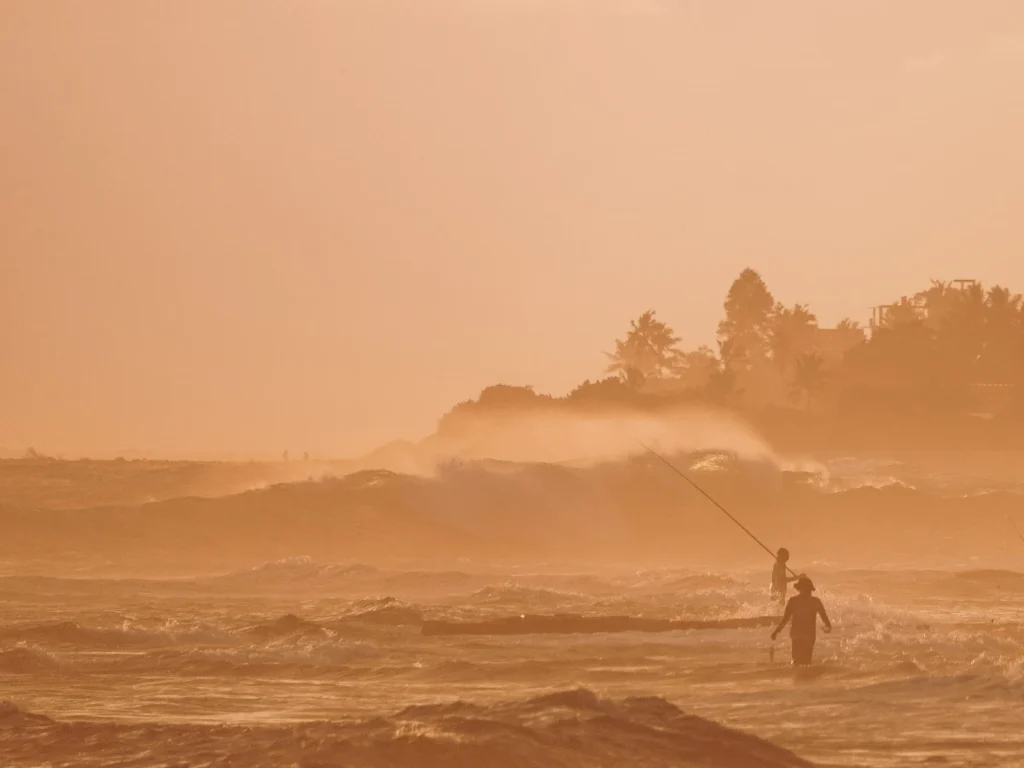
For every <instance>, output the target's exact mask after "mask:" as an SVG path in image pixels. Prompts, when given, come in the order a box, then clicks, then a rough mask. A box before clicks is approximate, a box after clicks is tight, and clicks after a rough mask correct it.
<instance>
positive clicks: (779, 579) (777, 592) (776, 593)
mask: <svg viewBox="0 0 1024 768" xmlns="http://www.w3.org/2000/svg"><path fill="white" fill-rule="evenodd" d="M788 562H789V550H788V549H786V548H785V547H783V548H782V549H780V550H779V553H778V555H777V556H776V558H775V567H774V568H772V588H771V598H772V600H774V601H775V602H777V603H782V604H783V605H784V604H785V603H786V587H787V585H788V584H789V582H791V581H796V580H797V579H799V578H800V577H799V576H790V575H788V574H787V573H786V571H787V568H786V563H788Z"/></svg>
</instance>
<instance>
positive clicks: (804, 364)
mask: <svg viewBox="0 0 1024 768" xmlns="http://www.w3.org/2000/svg"><path fill="white" fill-rule="evenodd" d="M827 378H828V373H827V371H826V370H825V358H823V357H822V356H821V355H819V354H818V353H817V352H812V353H810V354H806V355H800V357H798V358H797V359H796V365H795V366H794V371H793V380H792V394H793V396H794V397H799V396H800V395H804V396H805V398H806V400H805V402H806V404H807V410H808V412H809V411H810V410H811V401H812V399H813V398H814V396H815V395H816V394H818V393H819V392H820V391H821V390H822V388H823V387H824V386H825V381H826V380H827Z"/></svg>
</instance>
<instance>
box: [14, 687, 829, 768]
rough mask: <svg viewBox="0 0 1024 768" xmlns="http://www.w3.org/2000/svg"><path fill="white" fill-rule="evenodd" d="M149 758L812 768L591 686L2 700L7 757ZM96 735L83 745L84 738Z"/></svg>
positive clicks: (546, 767) (753, 741)
mask: <svg viewBox="0 0 1024 768" xmlns="http://www.w3.org/2000/svg"><path fill="white" fill-rule="evenodd" d="M139 743H144V744H146V745H147V760H148V761H151V762H152V763H164V762H170V763H173V764H175V765H182V764H185V765H198V764H203V765H208V764H211V763H221V762H224V763H227V762H230V764H231V765H234V766H239V767H240V768H246V767H248V766H266V765H293V764H302V765H313V764H317V765H361V766H377V767H379V768H384V767H386V766H387V767H390V766H408V765H445V766H451V767H452V768H458V767H459V766H466V768H470V767H472V768H477V767H478V766H483V765H531V766H537V768H577V767H580V768H582V766H588V767H590V766H598V767H603V766H607V767H608V768H611V767H612V766H620V765H643V766H647V768H670V767H674V768H678V767H679V766H683V767H684V768H685V767H686V766H707V765H718V766H745V767H747V768H804V767H807V768H810V766H811V763H809V762H807V761H805V760H802V759H801V758H799V757H797V756H796V755H795V754H793V753H792V752H790V751H788V750H785V749H782V748H780V747H777V746H775V745H774V744H771V743H770V742H768V741H765V740H763V739H760V738H757V737H755V736H751V735H748V734H745V733H742V732H739V731H735V730H732V729H729V728H726V727H724V726H721V725H718V724H716V723H714V722H711V721H709V720H705V719H703V718H700V717H695V716H693V715H688V714H686V713H684V712H683V711H681V710H680V709H679V708H677V707H676V706H675V705H673V704H671V703H670V702H668V701H666V700H664V699H661V698H657V697H646V698H625V699H619V700H613V699H606V698H601V697H599V696H598V695H597V694H595V693H593V692H592V691H590V690H587V689H577V690H566V691H558V692H554V693H549V694H546V695H543V696H537V697H533V698H527V699H519V700H515V701H510V702H505V703H500V704H491V705H478V704H471V703H466V702H461V701H458V702H453V703H448V704H433V705H421V706H410V707H406V708H405V709H403V710H401V711H399V712H397V713H394V714H392V715H389V716H381V717H377V718H374V719H373V720H368V721H362V722H351V723H340V722H332V723H327V722H325V723H303V724H299V725H295V726H291V727H274V726H264V727H252V726H247V727H241V726H230V725H215V726H207V725H168V724H147V723H137V724H107V723H103V724H101V723H92V722H55V721H54V720H51V719H50V718H48V717H45V716H41V715H36V714H33V713H31V712H26V711H24V710H22V709H20V708H19V707H17V706H16V705H15V704H12V703H10V702H0V749H2V750H3V753H4V756H5V764H6V765H10V766H22V765H26V766H27V765H37V764H39V763H41V762H42V763H50V762H64V761H67V760H68V759H74V760H75V764H76V765H81V766H90V765H110V764H113V763H117V762H128V761H129V760H130V759H131V758H132V756H133V749H136V747H135V746H133V745H136V744H139ZM84 744H88V745H89V749H88V750H87V751H86V750H82V749H81V746H82V745H84Z"/></svg>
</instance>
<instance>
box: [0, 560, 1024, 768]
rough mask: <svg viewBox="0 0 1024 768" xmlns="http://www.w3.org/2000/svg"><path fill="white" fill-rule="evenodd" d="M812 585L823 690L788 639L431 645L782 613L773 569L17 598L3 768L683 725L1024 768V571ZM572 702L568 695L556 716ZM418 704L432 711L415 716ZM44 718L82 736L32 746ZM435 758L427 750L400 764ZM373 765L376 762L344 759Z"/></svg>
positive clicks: (532, 741)
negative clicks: (646, 620) (803, 669)
mask: <svg viewBox="0 0 1024 768" xmlns="http://www.w3.org/2000/svg"><path fill="white" fill-rule="evenodd" d="M811 572H812V575H813V576H814V577H815V580H816V582H817V584H818V585H819V595H820V596H821V597H822V599H823V600H824V602H825V604H826V607H827V609H828V611H829V613H830V615H831V617H832V619H833V622H834V623H835V625H836V631H835V632H834V633H833V634H832V635H824V634H819V642H818V647H817V649H816V654H815V656H816V659H817V660H818V661H819V662H820V663H821V666H820V669H819V670H818V672H817V673H816V674H815V675H811V676H805V677H803V678H800V679H796V678H794V675H793V673H792V672H791V670H790V669H789V668H788V665H787V661H788V650H789V649H788V645H787V644H786V643H783V642H782V641H781V639H780V641H779V642H777V643H776V644H775V656H774V660H772V659H771V658H770V653H769V651H770V648H771V646H772V644H771V642H770V640H769V638H768V633H767V632H766V631H763V630H730V631H681V632H670V633H657V634H641V633H622V634H594V635H575V636H553V635H541V636H517V637H424V636H422V635H421V634H420V624H421V621H422V620H423V619H424V618H432V619H433V618H450V619H459V620H473V619H481V618H487V617H494V616H504V615H509V614H514V613H525V612H529V613H545V614H548V613H556V612H574V613H583V614H592V615H624V614H628V615H634V616H648V617H663V618H684V617H685V618H691V617H692V618H724V617H732V616H755V615H761V614H764V613H766V612H770V608H769V606H768V605H767V604H766V601H765V595H764V592H765V590H764V586H765V585H764V580H765V574H763V573H749V572H730V573H724V572H723V573H694V572H687V571H682V570H671V569H658V570H640V571H637V570H633V571H625V570H618V571H610V570H608V569H606V568H603V567H598V566H594V567H592V568H577V569H576V570H575V571H574V572H572V573H564V572H563V573H553V572H544V571H542V570H541V569H536V570H535V571H534V572H530V571H529V570H528V569H517V571H515V572H511V571H508V572H503V571H501V570H500V569H495V568H487V569H479V570H477V571H474V570H472V569H465V570H448V571H439V570H433V571H426V570H418V571H403V570H400V569H392V570H383V569H377V568H372V567H369V566H363V565H351V564H346V565H323V564H317V563H314V562H309V561H306V560H301V559H299V560H292V561H286V562H281V563H271V564H267V565H265V566H262V567H259V568H256V569H253V570H251V571H243V572H237V573H232V574H227V575H224V576H219V577H199V578H195V579H180V580H165V581H142V580H114V579H108V580H67V579H44V578H26V577H17V576H9V577H5V578H0V690H2V691H3V693H2V694H0V698H3V699H7V700H9V701H11V702H13V703H14V705H16V707H17V710H12V709H8V711H7V715H6V720H7V721H8V723H9V727H6V728H5V727H3V722H4V720H5V716H4V715H3V713H0V753H2V754H4V755H5V758H4V759H5V761H6V762H5V763H4V764H5V765H7V764H10V765H36V764H39V758H38V756H37V757H33V756H32V755H33V754H34V753H33V752H32V744H33V743H34V744H35V745H36V747H37V748H38V745H39V744H40V743H43V742H44V741H45V742H46V743H51V742H53V743H55V744H56V745H57V746H56V747H55V749H56V752H55V753H54V756H50V757H49V758H48V759H49V760H50V762H52V763H53V764H60V763H61V761H62V760H63V761H64V762H65V764H69V765H70V764H75V765H86V764H90V762H89V760H90V759H92V758H90V757H89V755H90V747H89V746H88V745H90V744H92V745H93V746H96V745H102V744H103V743H106V742H105V741H104V739H107V740H109V741H110V743H111V744H112V745H113V746H111V747H110V749H107V748H106V747H104V748H103V749H100V748H99V746H96V749H97V751H96V753H95V755H94V758H95V763H94V764H101V763H104V761H105V763H104V764H138V765H159V764H177V763H175V761H179V762H180V763H181V764H188V765H198V764H211V765H213V764H221V763H218V762H217V760H218V759H223V756H224V755H225V754H231V755H234V761H233V762H231V764H232V765H263V764H282V763H280V762H278V761H280V760H285V759H286V758H287V759H288V760H294V761H298V763H299V764H311V765H312V764H324V765H331V764H339V763H337V762H331V761H332V760H336V761H342V762H341V763H340V764H345V763H344V760H349V761H354V762H352V764H361V765H369V764H381V765H384V764H403V762H402V761H404V762H405V764H410V762H409V761H412V763H411V764H457V763H458V761H459V760H463V759H465V760H468V761H469V762H467V763H466V764H473V763H472V761H473V760H481V759H485V757H486V755H488V754H490V755H491V757H490V758H489V759H491V760H492V761H497V759H498V757H497V756H498V755H500V754H505V755H506V757H507V756H508V755H510V754H514V755H516V756H517V760H516V761H512V762H509V763H507V764H510V765H516V764H523V763H524V762H529V761H531V760H532V761H534V762H535V763H536V764H543V765H549V764H550V765H554V764H559V765H563V764H564V765H599V764H609V765H614V764H623V762H622V761H624V760H628V761H635V762H634V763H633V764H648V765H671V764H673V763H672V762H671V754H672V752H671V749H672V746H671V745H672V744H675V748H677V749H682V746H681V745H682V744H683V743H684V741H685V740H684V739H683V736H682V735H681V734H682V733H683V731H684V730H685V728H688V727H690V726H689V725H686V723H685V722H684V721H682V720H679V719H678V717H679V716H678V713H676V714H672V710H671V707H670V705H674V706H675V707H678V709H679V710H682V711H683V712H685V713H687V714H691V715H698V716H700V717H702V718H707V719H709V720H713V721H716V722H718V723H721V724H723V725H725V726H728V727H730V728H734V729H738V730H740V731H743V732H745V733H749V734H755V735H757V736H759V737H762V738H764V739H767V740H768V741H770V742H773V743H774V744H776V745H779V746H781V747H784V748H785V749H787V750H792V752H793V753H795V754H796V755H799V756H800V757H802V758H806V759H807V760H810V761H812V762H814V763H816V764H819V765H849V766H854V765H856V766H906V765H914V764H926V763H927V764H949V765H996V766H1019V765H1021V763H1022V760H1024V736H1022V730H1024V729H1022V727H1021V726H1022V725H1024V624H1022V619H1021V616H1022V615H1024V614H1022V611H1024V575H1022V574H1021V573H1017V572H1013V571H980V570H975V571H956V572H954V571H948V572H945V571H898V572H896V571H829V570H827V569H819V571H817V572H816V571H813V570H812V571H811ZM577 689H585V690H584V691H582V692H580V691H578V690H577ZM573 691H576V693H572V692H573ZM567 692H568V693H567ZM552 695H556V697H557V696H561V697H568V698H563V699H558V698H556V699H554V700H552V699H550V698H548V699H544V698H539V699H538V697H546V696H547V697H550V696H552ZM631 697H633V698H636V699H639V700H640V702H641V703H639V704H638V703H636V702H635V701H632V702H630V701H628V700H630V698H631ZM657 700H662V701H660V703H657ZM652 701H653V702H655V703H654V704H652V703H651V702H652ZM458 702H465V703H468V704H471V705H473V706H474V707H476V709H471V710H467V709H466V708H465V707H463V706H462V705H459V704H458ZM538 702H540V703H538ZM595 702H597V703H595ZM413 706H416V707H426V709H425V710H417V711H414V712H412V713H409V712H405V713H404V714H399V713H400V712H402V711H403V710H406V708H408V707H413ZM665 708H667V709H665ZM33 715H41V716H46V717H49V718H52V719H54V720H56V721H57V723H56V724H53V725H46V724H45V723H42V724H41V721H40V722H37V723H36V724H35V725H32V720H31V718H32V716H33ZM12 718H13V719H12ZM652 718H653V719H652ZM322 721H329V722H328V724H324V723H323V722H322ZM317 722H320V723H321V724H320V725H313V724H315V723H317ZM101 723H108V725H101ZM110 723H113V724H116V725H109V724H110ZM467 723H472V726H470V725H467ZM568 723H573V724H575V725H574V726H573V727H574V728H576V729H577V730H576V731H573V734H570V733H569V726H568V725H567V724H568ZM587 723H591V724H593V725H592V727H589V729H588V726H586V724H587ZM659 723H660V725H659ZM596 724H603V726H601V727H610V726H609V724H614V725H615V727H616V728H617V729H618V730H617V731H616V733H617V734H618V735H617V736H616V740H615V741H614V743H609V744H603V746H601V747H600V749H598V747H597V745H596V741H595V739H597V736H596V734H597V733H598V731H600V727H598V725H596ZM47 728H48V729H49V730H47ZM318 729H319V730H318ZM324 729H326V730H324ZM331 729H333V730H331ZM679 729H683V730H679ZM601 732H602V733H603V731H601ZM652 734H661V735H660V736H658V737H657V739H660V738H662V737H664V738H667V739H669V742H666V743H660V742H657V739H655V737H654V736H653V735H652ZM670 737H671V738H670ZM563 738H565V739H569V741H566V742H565V743H562V742H561V741H558V740H559V739H563ZM573 738H575V739H577V742H573V741H572V739H573ZM687 738H689V736H688V737H687ZM652 739H654V741H652ZM672 739H675V740H676V741H672ZM656 742H657V743H656ZM719 742H721V744H722V745H723V746H722V748H723V750H724V749H726V746H727V745H728V744H731V742H729V741H728V740H727V739H724V738H719ZM250 743H251V744H254V745H259V744H262V745H263V748H262V751H260V750H255V751H253V750H251V749H250V748H248V747H246V746H245V745H246V744H250ZM328 743H329V744H334V748H335V752H333V753H329V752H325V751H324V750H325V749H327V748H326V747H324V746H323V745H324V744H328ZM410 743H415V744H419V745H420V747H421V748H422V749H423V750H426V751H423V752H417V751H415V749H413V751H411V752H408V753H403V752H401V750H403V749H411V748H410V747H409V746H408V745H409V744H410ZM573 743H576V744H577V746H578V749H576V751H575V752H573V750H572V749H571V748H570V747H569V746H567V745H571V744H573ZM686 743H689V742H686ZM716 743H718V742H716ZM117 744H124V745H129V746H125V747H124V749H123V751H122V752H118V751H117V750H118V749H121V747H117V746H116V745H117ZM317 744H320V745H321V746H320V747H315V745H317ZM354 744H362V745H363V746H362V747H360V749H362V750H363V751H362V752H359V751H358V750H357V751H356V752H351V751H349V752H345V750H352V749H355V747H354V746H352V745H354ZM218 745H219V746H218ZM225 745H226V746H225ZM283 745H284V746H283ZM302 745H306V747H303V746H302ZM344 745H348V746H344ZM445 745H447V746H445ZM452 745H459V746H457V747H456V746H452ZM732 746H733V747H735V749H736V750H739V751H738V752H737V753H736V754H737V755H739V757H736V756H732V757H730V756H729V755H728V754H726V753H725V752H723V753H722V754H720V755H719V760H718V762H710V763H707V764H709V765H712V764H715V765H733V764H735V765H744V764H750V765H760V764H765V765H768V764H779V765H782V764H793V765H796V764H799V763H797V762H788V763H787V762H786V761H785V760H783V761H782V762H776V763H772V762H770V760H772V759H776V758H775V757H771V756H764V755H759V756H757V757H755V756H754V752H751V751H750V750H753V749H754V747H752V746H751V745H749V744H734V745H732ZM314 747H315V748H314ZM420 747H418V748H420ZM442 747H443V749H442ZM556 747H557V749H556ZM418 748H417V749H418ZM730 748H731V747H730ZM275 749H277V750H278V752H274V751H273V750H275ZM303 749H308V750H310V751H307V752H303ZM488 749H490V750H495V751H493V752H487V750H488ZM531 749H532V750H535V751H534V752H531V751H530V750H531ZM708 749H710V747H708ZM104 750H106V751H104ZM110 750H113V751H110ZM133 750H134V751H133ZM247 750H248V751H247ZM268 750H269V751H268ZM317 750H319V752H318V751H317ZM445 750H455V751H450V752H446V751H445ZM459 750H461V751H459ZM472 750H477V751H475V752H474V751H472ZM481 750H482V751H481ZM501 750H505V752H504V753H502V752H501ZM508 750H512V751H511V752H508ZM545 750H546V751H545ZM552 750H555V751H552ZM566 750H568V751H566ZM594 750H597V751H594ZM601 750H604V751H603V752H602V751H601ZM666 750H668V751H666ZM743 750H748V751H747V752H746V753H745V752H743ZM272 753H273V754H275V755H277V757H274V758H273V759H271V758H268V755H270V754H272ZM554 754H558V755H561V756H562V757H564V758H565V761H564V762H561V763H556V762H552V760H553V758H551V755H554ZM573 754H574V755H575V757H573V756H572V755H573ZM680 754H681V753H680ZM709 754H711V753H710V752H709ZM730 754H731V753H730ZM743 754H747V758H746V759H747V761H748V762H746V763H744V761H743V760H744V759H743V758H742V755H743ZM204 755H205V757H204ZM218 755H220V756H221V757H217V756H218ZM388 755H390V756H391V757H390V758H389V757H388ZM600 755H604V757H600ZM396 756H397V757H396ZM391 758H395V759H398V758H401V760H400V761H399V762H398V763H395V762H394V760H392V762H390V763H388V762H387V760H388V759H391ZM762 758H763V759H764V760H766V761H769V762H757V760H761V759H762ZM503 759H504V758H503ZM794 759H795V758H794ZM204 760H205V761H206V763H204V762H203V761H204ZM267 760H270V762H267ZM316 760H320V761H326V762H319V763H318V762H316ZM445 760H447V763H446V762H445ZM573 760H575V762H573ZM734 760H738V762H734ZM133 761H134V762H133ZM182 761H183V762H182ZM303 761H306V762H303ZM431 761H440V762H436V763H435V762H431ZM659 761H660V762H659ZM485 762H486V760H485ZM225 764H226V763H225ZM478 764H479V763H478ZM493 764H500V762H493ZM676 764H690V763H686V762H683V763H678V762H677V763H676ZM693 764H699V763H693Z"/></svg>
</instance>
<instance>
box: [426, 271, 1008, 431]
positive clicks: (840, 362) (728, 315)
mask: <svg viewBox="0 0 1024 768" xmlns="http://www.w3.org/2000/svg"><path fill="white" fill-rule="evenodd" d="M724 310H725V314H724V317H723V318H722V320H721V322H720V323H719V325H718V333H717V349H712V348H710V347H707V346H701V347H698V348H696V349H689V350H688V349H685V348H684V346H683V345H682V340H681V339H680V337H679V336H678V335H677V334H676V333H675V331H674V330H673V329H672V328H671V327H670V326H669V325H667V324H666V323H665V322H663V321H662V320H660V319H658V317H657V314H656V312H655V311H653V310H649V311H646V312H644V313H643V314H641V315H640V316H639V317H638V318H637V319H635V320H633V321H632V322H631V323H630V327H629V328H628V329H627V331H626V333H625V335H624V336H623V337H622V338H620V339H617V340H615V341H614V345H613V346H612V348H611V349H610V351H608V352H606V356H607V360H606V369H605V371H604V376H603V377H602V378H599V379H597V380H595V381H590V380H588V381H584V382H583V383H582V384H580V385H579V386H577V387H576V388H575V389H574V390H573V391H572V392H570V393H569V394H568V395H566V396H564V397H551V396H549V395H543V394H539V393H536V392H535V391H534V390H533V388H532V387H528V386H526V387H523V386H508V385H504V384H501V385H497V386H493V387H488V388H487V389H485V390H484V391H483V392H481V393H480V396H479V397H478V398H477V399H475V400H470V401H466V402H463V403H459V404H458V405H456V406H455V407H454V408H453V409H452V410H451V411H450V412H449V413H447V414H445V416H444V417H443V418H442V419H441V423H440V425H439V430H438V431H439V433H441V434H444V433H456V432H458V431H459V430H460V429H462V428H464V427H465V426H466V425H467V424H469V423H470V422H472V421H474V420H475V419H476V418H478V417H480V416H483V415H487V414H494V413H507V412H510V411H519V410H522V409H529V410H535V409H545V408H570V409H585V410H600V409H604V408H628V409H639V410H645V411H650V410H657V409H660V408H671V407H677V406H679V405H683V404H695V405H696V404H709V405H714V406H717V407H721V408H728V409H731V410H736V411H739V412H742V413H744V414H745V415H746V416H748V417H750V418H751V419H752V420H753V421H754V422H756V423H759V424H761V425H763V426H764V425H767V426H768V427H769V428H771V427H772V426H773V425H774V426H775V427H778V428H779V429H782V430H789V431H791V430H792V429H794V428H796V429H800V428H801V427H807V426H808V425H810V424H814V425H817V428H818V429H819V430H820V429H821V428H822V425H828V428H829V429H843V428H846V431H847V432H858V431H859V432H863V431H864V430H871V429H875V430H876V431H877V429H879V428H883V427H884V429H886V430H889V431H890V432H892V431H893V430H897V431H898V430H900V429H903V430H904V431H906V430H908V429H909V430H913V431H915V432H917V433H918V434H919V435H920V434H921V433H922V432H929V431H930V432H933V433H935V432H943V431H944V432H946V433H949V434H954V435H955V434H960V435H965V434H966V432H972V433H974V434H976V435H981V436H991V435H992V434H994V433H995V432H998V431H999V430H1002V431H1004V432H1005V431H1007V430H1008V429H1010V428H1011V426H1012V427H1019V425H1020V423H1021V421H1022V420H1024V418H1022V417H1024V408H1022V402H1021V395H1022V393H1024V302H1022V299H1021V296H1020V295H1019V294H1015V293H1013V292H1011V291H1010V290H1008V289H1006V288H1004V287H1001V286H993V287H990V288H987V289H986V288H985V287H983V286H982V285H981V284H980V283H978V282H977V281H973V280H956V281H950V282H942V281H934V280H933V281H932V282H931V285H930V286H929V287H927V288H925V289H923V290H921V291H920V292H919V293H917V294H915V295H914V296H910V297H903V298H900V299H899V300H897V301H894V302H893V303H891V304H887V305H883V306H879V307H875V309H874V313H873V316H872V319H871V321H870V323H869V324H868V326H867V327H864V326H862V325H861V324H860V323H858V322H856V321H853V320H850V319H845V320H843V321H841V322H840V323H838V324H837V325H836V326H835V327H834V328H823V327H821V326H820V325H819V323H818V320H817V318H816V317H815V315H814V313H813V312H812V310H811V309H810V307H808V306H807V305H805V304H796V305H794V306H784V305H783V304H781V303H780V302H777V301H776V300H775V299H774V297H773V296H772V294H771V291H770V290H769V289H768V286H767V285H766V284H765V282H764V280H763V279H762V278H761V276H760V275H759V274H758V273H757V272H756V271H754V270H753V269H746V270H744V271H743V272H742V273H741V274H740V276H739V277H738V278H737V279H736V280H735V281H734V282H733V284H732V286H731V288H730V289H729V292H728V295H727V296H726V298H725V303H724ZM771 431H776V430H771ZM965 431H966V432H965ZM1018 431H1019V430H1018Z"/></svg>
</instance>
